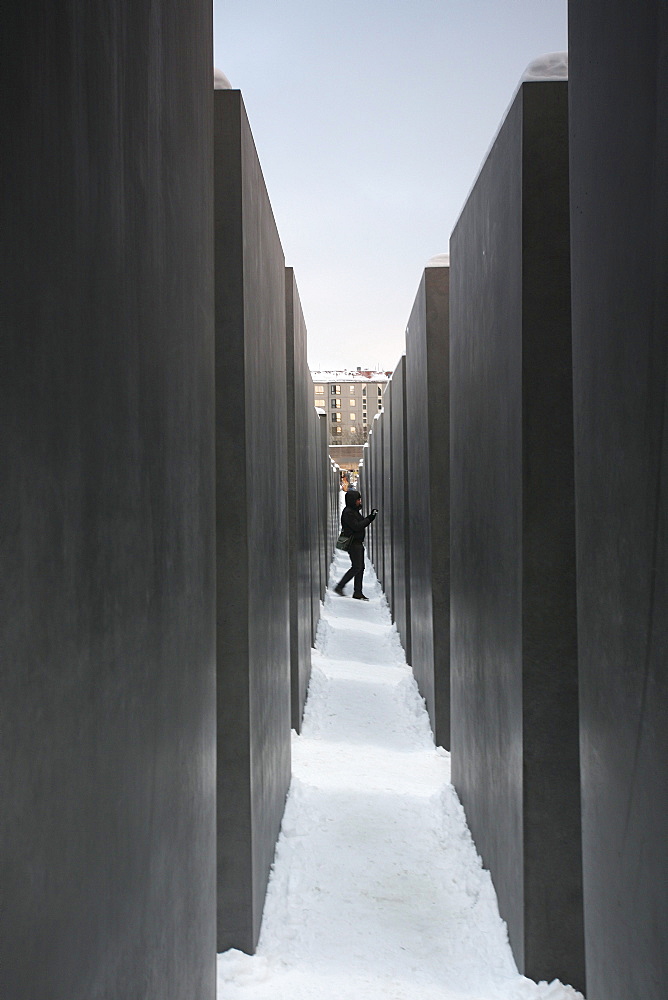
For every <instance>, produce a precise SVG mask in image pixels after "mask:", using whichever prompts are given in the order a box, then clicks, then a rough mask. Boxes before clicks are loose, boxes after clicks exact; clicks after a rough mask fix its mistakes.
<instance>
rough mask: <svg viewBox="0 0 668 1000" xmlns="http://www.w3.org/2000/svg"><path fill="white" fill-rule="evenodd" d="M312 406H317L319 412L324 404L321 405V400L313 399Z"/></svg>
mask: <svg viewBox="0 0 668 1000" xmlns="http://www.w3.org/2000/svg"><path fill="white" fill-rule="evenodd" d="M313 405H314V406H317V407H318V409H319V410H322V409H323V407H324V405H325V404H324V403H323V401H322V400H321V399H314V400H313Z"/></svg>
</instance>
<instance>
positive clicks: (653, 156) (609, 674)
mask: <svg viewBox="0 0 668 1000" xmlns="http://www.w3.org/2000/svg"><path fill="white" fill-rule="evenodd" d="M569 14H570V73H571V79H570V83H569V87H570V95H569V96H570V121H571V218H572V239H571V245H572V289H573V362H574V365H573V367H574V372H575V380H574V404H575V454H576V483H577V539H578V637H579V649H580V706H581V733H582V735H581V755H582V801H583V851H584V892H585V929H586V954H587V997H588V1000H630V998H636V997H637V998H642V1000H664V998H665V996H666V992H667V990H668V986H667V983H668V947H667V946H666V927H668V893H667V892H666V883H667V880H668V780H667V778H666V775H667V774H668V689H667V685H666V664H667V662H668V655H667V654H668V631H667V630H668V615H667V613H666V609H667V608H668V568H667V567H668V562H667V556H668V535H667V529H666V512H667V511H668V492H667V479H666V472H667V470H668V436H667V435H666V416H665V414H666V398H667V397H666V373H667V371H668V187H667V184H666V178H667V177H668V114H667V107H666V100H665V95H666V94H667V93H668V64H667V62H666V51H667V49H668V8H667V7H666V4H665V3H663V2H660V0H648V2H647V3H644V4H641V5H638V6H633V7H632V6H630V5H628V4H623V3H620V2H619V0H614V2H612V3H605V4H604V3H602V2H594V0H578V3H571V4H570V11H569ZM602 26H604V28H605V30H602Z"/></svg>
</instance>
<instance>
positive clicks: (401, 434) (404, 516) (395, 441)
mask: <svg viewBox="0 0 668 1000" xmlns="http://www.w3.org/2000/svg"><path fill="white" fill-rule="evenodd" d="M391 385H392V406H391V416H392V484H391V489H392V527H391V530H392V559H393V564H392V565H393V587H392V595H393V605H392V614H393V618H394V621H395V622H396V626H397V629H398V631H399V635H400V636H401V643H402V645H403V647H404V650H405V651H406V659H407V661H408V662H409V663H410V662H411V640H410V590H409V586H408V582H409V581H408V578H409V574H410V553H409V549H408V514H409V510H410V506H409V505H410V496H409V490H408V478H407V463H408V455H407V439H406V358H405V357H402V358H401V360H400V361H399V364H398V365H397V367H396V368H395V370H394V373H393V375H392V382H391Z"/></svg>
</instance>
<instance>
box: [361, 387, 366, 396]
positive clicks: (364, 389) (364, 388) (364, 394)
mask: <svg viewBox="0 0 668 1000" xmlns="http://www.w3.org/2000/svg"><path fill="white" fill-rule="evenodd" d="M362 395H363V396H366V386H365V385H363V386H362Z"/></svg>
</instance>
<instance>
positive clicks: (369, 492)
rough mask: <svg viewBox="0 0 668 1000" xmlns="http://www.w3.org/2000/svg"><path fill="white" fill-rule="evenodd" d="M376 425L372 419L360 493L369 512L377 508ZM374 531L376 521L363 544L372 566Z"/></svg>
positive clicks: (373, 558) (373, 561) (370, 527)
mask: <svg viewBox="0 0 668 1000" xmlns="http://www.w3.org/2000/svg"><path fill="white" fill-rule="evenodd" d="M376 425H377V421H376V419H375V417H374V419H373V421H372V424H371V429H370V430H369V436H368V438H367V445H368V448H369V451H368V455H367V458H368V465H367V466H366V467H365V473H364V475H365V483H366V492H365V493H362V503H363V505H364V506H365V507H366V508H367V509H369V510H371V509H372V508H373V507H376V506H377V504H376V492H375V489H376V484H375V467H376V446H375V436H374V427H376ZM376 530H377V528H376V521H374V522H373V524H371V525H370V526H369V528H368V529H367V532H366V536H365V544H366V550H367V554H368V557H369V558H370V559H371V562H372V563H373V564H374V566H375V564H376V561H375V552H374V546H375V538H376Z"/></svg>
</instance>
